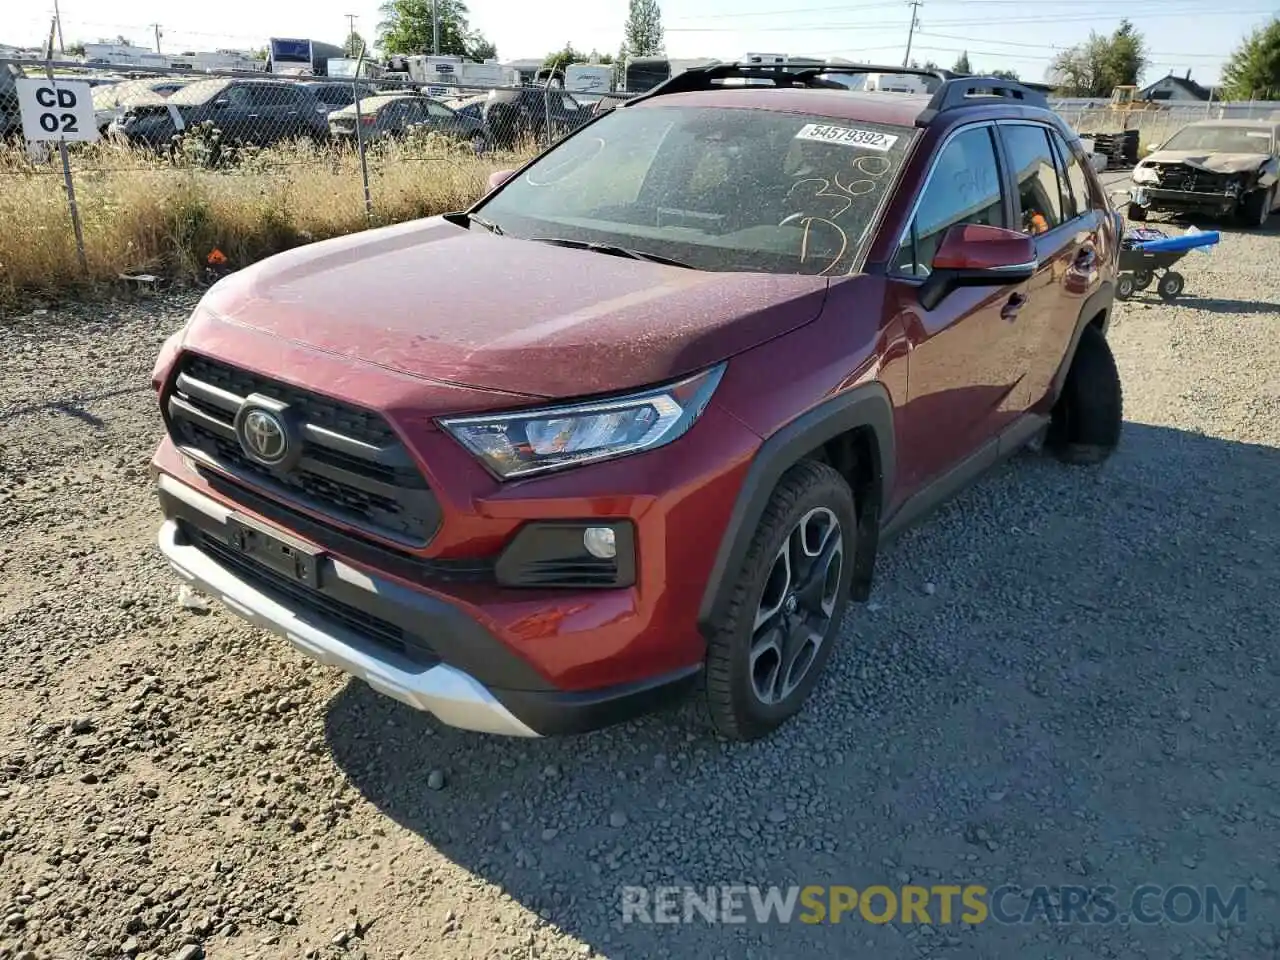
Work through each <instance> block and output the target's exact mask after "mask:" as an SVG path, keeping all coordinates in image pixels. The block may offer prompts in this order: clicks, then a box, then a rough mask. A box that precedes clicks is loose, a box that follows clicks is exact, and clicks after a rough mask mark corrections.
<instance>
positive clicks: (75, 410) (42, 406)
mask: <svg viewBox="0 0 1280 960" xmlns="http://www.w3.org/2000/svg"><path fill="white" fill-rule="evenodd" d="M150 389H151V384H150V383H143V384H139V385H137V386H132V387H120V388H119V389H117V390H104V391H103V392H101V393H94V394H90V395H89V396H85V397H67V398H65V399H61V400H47V401H45V402H44V403H32V404H28V405H26V406H24V407H14V408H12V409H9V410H3V411H0V423H4V422H5V421H7V420H16V419H17V418H18V417H26V416H30V415H31V414H33V413H47V412H49V411H57V412H58V413H65V414H66V415H67V416H70V417H75V418H76V419H77V420H83V421H84V422H85V423H87V424H89V425H90V426H93V427H102V426H105V425H106V421H105V420H103V419H102V418H101V417H97V416H94V415H93V414H92V413H89V412H88V411H87V410H82V409H79V408H80V407H82V406H83V405H84V404H86V403H97V402H98V401H100V400H112V399H114V398H116V397H126V396H130V395H131V394H135V393H146V392H147V391H149V390H150Z"/></svg>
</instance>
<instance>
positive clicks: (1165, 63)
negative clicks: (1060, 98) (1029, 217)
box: [0, 0, 1280, 83]
mask: <svg viewBox="0 0 1280 960" xmlns="http://www.w3.org/2000/svg"><path fill="white" fill-rule="evenodd" d="M660 2H661V0H660ZM52 3H53V0H0V44H13V45H28V44H31V45H35V44H38V43H40V42H41V37H42V36H44V35H47V31H48V29H49V23H50V18H51V14H52V10H53V5H52ZM58 3H59V6H60V10H61V15H62V22H63V35H64V39H65V41H66V42H67V43H71V42H73V41H74V40H82V41H90V42H92V41H96V40H99V39H108V38H114V37H115V36H116V35H117V34H123V35H124V36H125V37H126V38H128V39H130V40H132V41H133V42H135V43H137V44H139V45H146V46H153V45H154V30H153V27H152V24H154V23H156V22H159V23H160V24H161V30H162V37H161V45H162V47H161V49H162V50H164V51H165V52H181V51H184V50H210V49H214V48H216V47H235V48H254V47H261V46H264V45H265V43H266V39H267V38H268V37H270V36H281V37H308V38H311V39H315V40H325V41H328V42H332V43H341V42H342V40H343V38H344V36H345V34H346V27H347V17H346V15H347V14H355V15H356V21H355V23H356V29H357V31H359V32H360V33H361V34H362V35H364V36H365V37H366V38H368V39H369V40H371V41H372V40H374V39H375V38H376V35H377V24H378V22H379V20H380V19H381V18H380V17H379V15H378V2H377V0H267V2H263V0H220V2H218V3H213V4H210V3H194V2H192V0H109V2H105V0H58ZM46 4H47V6H48V9H47V10H45V9H44V8H45V6H46ZM796 4H798V5H796ZM468 5H469V7H470V11H471V13H470V22H471V26H472V28H473V29H476V30H479V31H481V32H482V33H484V34H485V35H486V36H487V37H488V38H489V39H490V40H492V41H493V42H494V43H495V44H497V47H498V55H499V57H500V58H501V59H503V60H513V59H521V58H527V57H542V56H544V55H545V54H547V53H548V52H550V51H552V50H557V49H560V48H562V47H563V46H564V44H565V43H566V42H568V43H572V44H573V46H574V48H575V49H579V50H585V51H589V50H591V49H593V48H594V49H597V50H600V51H601V52H613V51H616V50H617V48H618V45H619V43H620V42H621V39H622V25H623V22H624V21H625V19H626V12H627V0H535V2H530V0H469V4H468ZM1277 12H1280V4H1278V3H1277V2H1276V0H1219V3H1218V4H1217V5H1216V6H1215V5H1212V4H1206V3H1205V2H1204V0H1119V2H1118V0H1070V2H1062V3H1052V4H1051V3H1045V2H1044V0H922V2H921V3H920V6H919V26H918V28H917V30H916V33H915V37H914V40H913V44H912V50H911V52H912V57H913V59H918V60H920V61H922V62H923V61H924V60H926V59H930V60H933V61H934V62H936V63H938V64H940V65H941V66H944V67H950V66H951V65H952V64H953V63H954V62H955V60H956V58H957V57H958V56H959V54H960V52H961V51H962V50H967V51H968V53H969V60H970V63H971V65H972V67H973V68H974V70H975V71H983V70H997V69H1009V70H1016V71H1017V72H1018V74H1019V75H1020V76H1021V77H1023V78H1024V79H1028V80H1041V79H1044V75H1045V71H1046V69H1047V68H1048V66H1049V62H1050V61H1051V60H1052V58H1053V56H1054V53H1055V52H1056V51H1058V50H1061V49H1064V48H1066V47H1070V46H1071V45H1073V44H1075V43H1077V42H1079V41H1081V40H1084V39H1086V38H1087V37H1088V36H1089V32H1090V31H1091V30H1096V31H1098V32H1099V33H1110V32H1111V31H1112V30H1114V29H1115V27H1116V26H1117V25H1118V23H1119V22H1120V18H1121V17H1122V16H1127V17H1129V19H1131V20H1132V21H1133V22H1134V24H1135V25H1136V26H1137V28H1138V29H1139V31H1140V32H1141V33H1142V34H1143V35H1144V36H1145V38H1146V40H1147V45H1148V49H1149V51H1150V59H1151V64H1150V66H1149V67H1148V69H1147V72H1146V73H1145V74H1144V77H1143V79H1144V80H1145V81H1146V82H1151V81H1154V80H1157V79H1159V78H1160V77H1162V76H1165V75H1166V74H1168V73H1175V74H1177V75H1179V76H1184V75H1185V74H1186V72H1187V71H1188V70H1190V71H1191V75H1192V77H1193V78H1194V79H1196V80H1198V81H1199V82H1201V83H1213V82H1216V81H1217V80H1218V79H1219V72H1220V70H1221V66H1222V62H1223V60H1224V59H1225V58H1226V57H1227V56H1228V55H1229V54H1230V52H1231V51H1232V49H1234V48H1235V47H1236V45H1237V44H1238V43H1239V42H1240V39H1241V38H1242V37H1243V36H1244V35H1245V34H1246V33H1247V32H1248V31H1249V30H1250V29H1251V28H1253V27H1255V26H1259V25H1261V24H1263V23H1265V22H1266V21H1267V20H1268V19H1269V18H1270V17H1271V16H1274V15H1275V14H1276V13H1277ZM662 15H663V25H664V27H665V29H666V43H667V54H668V55H669V56H671V57H716V58H718V59H722V60H728V59H736V58H738V57H740V56H742V55H743V54H745V53H748V52H752V53H788V54H795V55H805V56H841V57H845V58H848V59H851V60H855V61H858V62H871V63H888V64H900V63H901V62H902V59H903V55H904V53H905V48H906V41H907V32H908V25H909V24H910V22H911V5H910V3H909V2H908V0H848V2H846V3H842V4H837V3H833V2H832V0H792V4H791V5H788V4H784V3H782V2H781V0H666V2H665V3H662Z"/></svg>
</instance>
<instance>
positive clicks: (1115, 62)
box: [1049, 20, 1148, 97]
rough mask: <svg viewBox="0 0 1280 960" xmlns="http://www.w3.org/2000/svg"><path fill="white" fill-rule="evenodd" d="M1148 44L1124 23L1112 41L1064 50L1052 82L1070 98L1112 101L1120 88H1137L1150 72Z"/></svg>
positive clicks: (1098, 39)
mask: <svg viewBox="0 0 1280 960" xmlns="http://www.w3.org/2000/svg"><path fill="white" fill-rule="evenodd" d="M1147 62H1148V61H1147V51H1146V41H1145V40H1144V39H1143V37H1142V34H1140V33H1138V31H1137V30H1136V29H1134V26H1133V24H1132V23H1130V22H1129V21H1128V20H1121V21H1120V26H1119V27H1117V28H1116V30H1115V32H1114V33H1112V34H1111V36H1109V37H1104V36H1102V35H1101V34H1098V33H1090V34H1089V39H1088V40H1086V41H1085V42H1084V43H1078V44H1076V45H1075V46H1074V47H1071V48H1070V49H1067V50H1063V51H1062V52H1061V53H1059V54H1058V55H1057V56H1056V57H1054V59H1053V63H1052V65H1050V67H1049V79H1050V81H1051V82H1052V83H1053V84H1054V85H1055V86H1056V87H1058V88H1059V89H1060V90H1061V91H1062V93H1063V94H1064V95H1066V96H1069V97H1109V96H1110V95H1111V91H1112V90H1114V89H1115V88H1116V87H1120V86H1136V85H1137V84H1138V81H1139V80H1140V79H1141V78H1142V74H1143V71H1145V70H1146V68H1147Z"/></svg>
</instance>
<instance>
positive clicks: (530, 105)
mask: <svg viewBox="0 0 1280 960" xmlns="http://www.w3.org/2000/svg"><path fill="white" fill-rule="evenodd" d="M595 110H596V104H595V103H590V104H581V103H579V102H578V101H577V100H575V99H574V97H573V94H571V93H568V92H566V91H564V90H561V89H558V88H554V87H552V88H545V87H501V88H498V89H495V90H490V91H489V93H488V95H487V97H486V98H485V104H484V122H485V128H486V129H487V130H488V131H489V136H490V138H491V139H492V141H493V143H494V144H495V145H496V146H498V147H502V148H504V149H507V148H510V147H513V146H515V145H516V144H518V143H520V142H521V141H523V140H536V141H538V142H545V141H546V140H547V139H548V137H549V139H551V140H557V139H559V138H560V137H562V136H564V135H565V134H567V133H570V132H571V131H573V130H577V129H578V128H579V127H580V126H582V125H583V124H585V123H586V122H587V121H588V120H590V119H591V118H592V117H593V116H595Z"/></svg>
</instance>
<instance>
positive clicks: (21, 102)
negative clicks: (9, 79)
mask: <svg viewBox="0 0 1280 960" xmlns="http://www.w3.org/2000/svg"><path fill="white" fill-rule="evenodd" d="M14 83H15V84H17V87H18V107H19V109H20V110H21V111H22V135H23V137H25V138H26V139H27V140H30V141H32V142H37V141H41V140H53V141H58V140H97V139H98V124H97V123H96V122H95V121H94V117H93V93H92V89H93V88H92V87H90V86H89V84H87V83H85V82H84V81H83V80H59V81H57V82H56V83H51V82H50V81H49V80H47V79H44V80H41V79H34V78H31V77H20V78H16V79H15V80H14Z"/></svg>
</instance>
